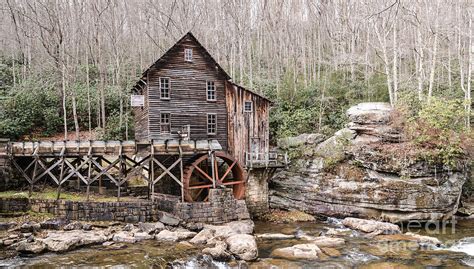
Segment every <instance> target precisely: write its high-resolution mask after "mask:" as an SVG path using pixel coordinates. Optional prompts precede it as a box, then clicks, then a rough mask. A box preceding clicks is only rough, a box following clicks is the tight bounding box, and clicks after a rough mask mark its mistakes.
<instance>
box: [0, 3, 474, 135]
mask: <svg viewBox="0 0 474 269" xmlns="http://www.w3.org/2000/svg"><path fill="white" fill-rule="evenodd" d="M0 12H1V16H0V21H1V23H0V37H1V40H2V41H1V43H0V46H1V50H0V51H1V52H0V53H1V55H0V137H5V138H10V139H20V138H22V139H33V140H34V139H38V138H40V137H45V136H52V135H56V136H57V137H59V138H61V137H64V138H69V139H76V138H79V135H81V136H80V138H92V137H90V136H89V133H93V134H94V136H93V138H103V139H131V138H133V122H132V120H131V119H132V118H131V109H130V107H129V102H130V101H129V100H130V99H129V95H130V89H131V87H132V86H133V85H134V83H135V82H136V80H137V79H138V78H139V76H140V75H141V73H142V72H143V71H144V70H145V69H146V68H147V67H148V66H149V65H150V64H152V63H153V62H154V61H155V60H156V59H158V58H159V56H160V55H161V54H163V53H164V52H165V51H166V50H167V49H168V48H169V47H170V46H171V45H172V44H174V42H176V41H177V40H178V39H179V38H181V37H182V36H183V35H184V34H185V33H187V32H188V31H191V32H193V33H194V34H195V36H196V37H197V38H198V39H199V40H200V41H201V42H202V43H203V45H204V46H205V47H206V48H207V49H208V50H209V52H210V53H211V55H213V57H214V58H215V59H216V60H217V62H219V63H220V65H221V66H222V67H223V68H224V69H225V70H226V71H227V72H228V73H229V75H230V76H231V77H232V78H233V80H234V81H235V82H236V83H239V84H242V85H244V86H246V87H248V88H251V89H253V90H255V91H257V92H259V93H261V94H264V95H265V96H267V97H269V98H270V99H272V100H273V101H274V102H275V105H274V108H273V109H272V112H271V129H272V133H271V136H272V139H273V141H276V139H277V138H280V137H286V136H291V135H297V134H300V133H305V132H319V133H325V134H330V133H332V132H334V131H335V130H338V129H340V128H341V127H342V126H343V125H344V124H345V122H346V120H347V119H346V116H345V111H346V110H347V108H348V107H350V106H351V105H353V104H356V103H359V102H368V101H372V102H373V101H385V102H390V103H391V104H392V105H400V106H402V107H408V110H409V111H410V112H409V114H407V115H406V116H407V117H408V118H412V119H417V118H419V115H418V113H419V112H420V111H425V112H423V113H425V114H422V115H421V117H433V118H432V119H431V120H432V121H434V122H436V123H439V124H441V125H442V126H441V127H443V128H448V129H450V130H451V131H454V132H456V133H460V132H464V131H466V130H470V123H471V114H472V111H471V107H472V98H471V92H472V69H473V65H474V63H473V62H474V51H473V50H474V43H473V33H472V31H473V28H474V27H473V25H472V19H473V12H474V2H473V1H470V0H459V1H454V0H435V1H408V0H394V1H375V0H363V1H355V0H351V1H309V0H285V1H266V0H261V1H250V0H210V1H184V0H173V1H172V0H170V1H151V0H132V1H110V0H101V1H84V0H74V1H45V0H39V1H28V0H5V1H2V2H1V3H0ZM437 115H440V116H441V117H442V119H443V120H446V122H441V120H440V119H439V118H437ZM430 127H431V126H430ZM84 131H85V133H84Z"/></svg>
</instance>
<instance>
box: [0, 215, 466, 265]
mask: <svg viewBox="0 0 474 269" xmlns="http://www.w3.org/2000/svg"><path fill="white" fill-rule="evenodd" d="M255 224H256V226H255V234H263V233H283V234H294V235H297V237H301V235H309V236H318V235H320V234H324V233H325V232H326V231H327V230H328V229H329V228H333V229H334V230H335V231H339V232H341V235H340V237H342V238H344V239H345V244H344V245H343V246H341V247H336V248H335V249H337V251H335V253H334V255H331V256H325V257H323V258H322V259H320V260H317V261H304V260H297V261H294V260H293V261H292V260H285V259H276V258H273V257H272V255H271V253H272V251H273V250H274V249H276V248H282V247H288V246H292V245H295V244H301V243H305V241H304V240H302V239H283V240H281V239H280V240H276V239H258V241H257V242H258V247H259V259H258V260H257V261H255V262H249V263H243V262H239V261H231V262H217V261H213V260H212V259H210V258H208V257H202V255H200V249H198V248H194V247H192V246H189V245H188V244H182V243H178V244H163V243H159V242H157V241H155V240H148V241H143V242H140V243H136V244H116V245H112V246H109V247H104V246H91V247H87V248H81V249H77V250H74V251H70V252H67V253H62V254H52V253H46V254H42V255H37V256H17V257H15V258H11V259H5V260H3V261H0V267H1V268H13V267H15V268H16V267H21V268H57V267H60V268H85V267H87V268H91V267H93V268H169V267H171V268H177V269H178V268H224V269H227V268H354V267H357V268H427V267H428V268H442V267H443V268H465V267H469V266H472V267H474V220H459V221H457V223H456V225H454V226H453V225H447V226H444V227H442V226H436V224H429V225H428V224H423V225H422V227H417V228H413V227H403V230H404V232H406V231H410V232H413V233H419V234H421V235H428V236H431V237H436V238H438V239H439V240H440V241H441V242H442V245H439V246H420V245H416V244H415V245H413V244H411V243H410V242H406V241H390V242H386V241H381V240H378V239H376V238H367V237H364V236H362V235H361V234H359V233H358V232H356V231H353V230H348V229H345V228H343V227H341V224H340V222H339V220H337V219H329V220H328V221H325V222H322V221H318V222H304V223H289V224H275V223H268V222H258V221H257V222H256V223H255ZM412 226H415V225H412Z"/></svg>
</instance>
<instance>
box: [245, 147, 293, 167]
mask: <svg viewBox="0 0 474 269" xmlns="http://www.w3.org/2000/svg"><path fill="white" fill-rule="evenodd" d="M288 163H289V158H288V154H287V153H286V152H284V153H282V152H278V151H269V152H246V153H245V166H246V167H247V168H266V167H286V166H287V165H288Z"/></svg>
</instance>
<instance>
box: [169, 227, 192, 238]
mask: <svg viewBox="0 0 474 269" xmlns="http://www.w3.org/2000/svg"><path fill="white" fill-rule="evenodd" d="M173 233H175V234H176V236H177V237H178V240H185V239H189V238H193V237H194V236H196V235H197V233H196V232H191V231H189V230H187V229H184V228H178V229H176V230H174V231H173Z"/></svg>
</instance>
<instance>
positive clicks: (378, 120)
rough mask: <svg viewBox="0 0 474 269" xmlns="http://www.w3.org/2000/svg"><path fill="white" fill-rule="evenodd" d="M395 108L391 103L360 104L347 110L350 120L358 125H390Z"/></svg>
mask: <svg viewBox="0 0 474 269" xmlns="http://www.w3.org/2000/svg"><path fill="white" fill-rule="evenodd" d="M392 112H393V107H392V106H391V105H390V104H389V103H377V102H372V103H360V104H358V105H355V106H352V107H351V108H349V109H348V110H347V116H348V117H349V120H350V121H351V122H354V123H358V124H381V125H384V124H388V123H389V122H390V120H391V115H392Z"/></svg>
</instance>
